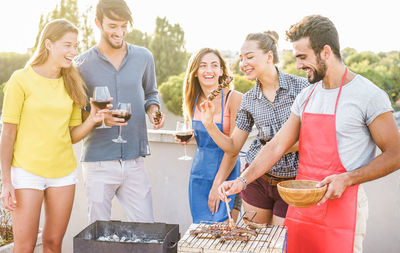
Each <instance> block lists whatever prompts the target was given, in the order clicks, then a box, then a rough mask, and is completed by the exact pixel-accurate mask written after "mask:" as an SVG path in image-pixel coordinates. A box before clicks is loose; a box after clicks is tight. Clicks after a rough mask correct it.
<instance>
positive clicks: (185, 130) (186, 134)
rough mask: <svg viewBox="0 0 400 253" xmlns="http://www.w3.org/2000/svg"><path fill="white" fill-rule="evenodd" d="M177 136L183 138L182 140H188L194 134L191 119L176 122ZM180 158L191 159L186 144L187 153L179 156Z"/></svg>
mask: <svg viewBox="0 0 400 253" xmlns="http://www.w3.org/2000/svg"><path fill="white" fill-rule="evenodd" d="M175 136H176V138H178V139H179V140H181V141H182V142H186V141H188V140H189V139H190V138H192V136H193V130H192V124H191V123H190V121H178V122H177V123H176V134H175ZM178 159H179V160H184V161H188V160H191V159H192V157H190V156H188V155H187V153H186V145H185V154H184V155H183V156H181V157H179V158H178Z"/></svg>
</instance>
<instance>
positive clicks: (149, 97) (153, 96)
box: [142, 52, 160, 111]
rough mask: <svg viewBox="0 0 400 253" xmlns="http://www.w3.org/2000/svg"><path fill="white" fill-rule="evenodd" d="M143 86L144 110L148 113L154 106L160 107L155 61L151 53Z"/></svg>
mask: <svg viewBox="0 0 400 253" xmlns="http://www.w3.org/2000/svg"><path fill="white" fill-rule="evenodd" d="M142 85H143V90H144V100H145V104H144V109H145V110H146V111H147V108H148V107H149V106H150V105H152V104H156V105H158V106H160V100H159V98H158V90H157V82H156V71H155V65H154V59H153V55H152V54H151V53H150V52H149V56H148V60H147V65H146V70H145V72H144V74H143V79H142Z"/></svg>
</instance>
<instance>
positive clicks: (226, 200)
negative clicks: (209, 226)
mask: <svg viewBox="0 0 400 253" xmlns="http://www.w3.org/2000/svg"><path fill="white" fill-rule="evenodd" d="M222 192H223V193H224V198H225V205H226V210H227V212H228V220H229V227H230V228H231V229H235V228H236V224H235V221H234V220H233V219H232V216H231V209H230V208H229V202H228V197H227V196H226V192H225V189H224V188H222Z"/></svg>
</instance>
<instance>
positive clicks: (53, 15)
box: [32, 0, 95, 52]
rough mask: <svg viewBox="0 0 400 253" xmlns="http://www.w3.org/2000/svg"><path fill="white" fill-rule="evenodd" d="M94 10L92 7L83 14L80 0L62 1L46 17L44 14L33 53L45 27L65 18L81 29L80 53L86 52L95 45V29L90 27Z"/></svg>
mask: <svg viewBox="0 0 400 253" xmlns="http://www.w3.org/2000/svg"><path fill="white" fill-rule="evenodd" d="M91 10H92V6H90V7H89V8H88V9H87V10H86V11H84V12H83V13H79V10H78V0H61V1H60V3H59V4H57V6H56V8H55V9H54V10H53V11H52V12H50V13H47V14H46V15H44V14H42V15H41V16H40V20H39V25H38V26H39V32H38V35H37V36H36V41H35V45H34V46H33V48H32V52H34V51H35V50H36V47H37V46H38V44H39V39H40V34H41V32H42V30H43V28H44V26H45V25H46V24H47V23H48V22H50V21H51V20H54V19H59V18H65V19H67V20H68V21H70V22H71V23H73V24H74V25H76V26H77V27H78V28H79V31H80V34H81V39H80V44H79V51H80V52H82V51H85V50H87V49H89V48H90V47H92V46H93V45H94V44H95V39H94V35H93V28H92V26H90V25H89V21H88V13H89V12H90V11H91Z"/></svg>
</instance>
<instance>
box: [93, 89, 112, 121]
mask: <svg viewBox="0 0 400 253" xmlns="http://www.w3.org/2000/svg"><path fill="white" fill-rule="evenodd" d="M110 99H111V96H110V91H109V90H108V88H107V86H98V87H94V90H93V104H94V105H95V106H97V107H98V108H99V109H100V110H101V109H104V108H106V107H107V105H108V104H109V103H110V102H111V101H110ZM102 115H103V120H102V123H101V126H99V127H96V129H102V128H111V127H109V126H106V124H104V114H102Z"/></svg>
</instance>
